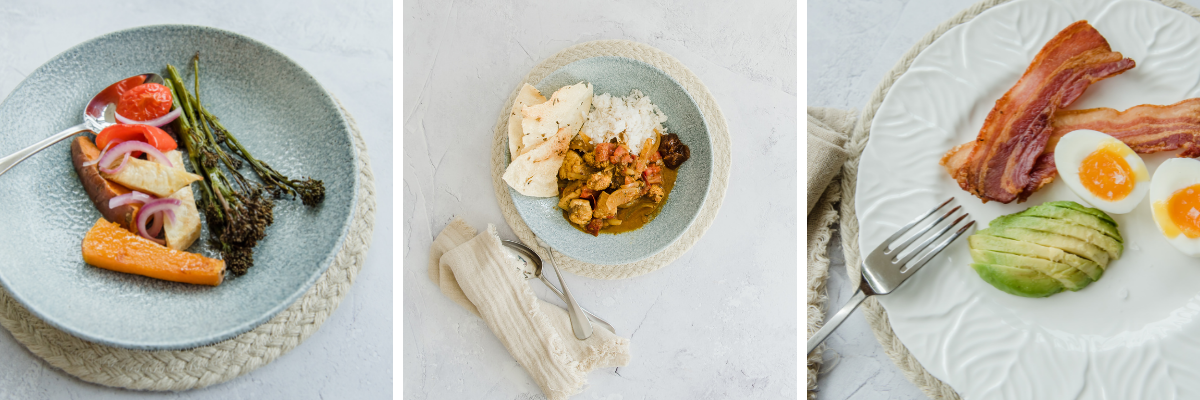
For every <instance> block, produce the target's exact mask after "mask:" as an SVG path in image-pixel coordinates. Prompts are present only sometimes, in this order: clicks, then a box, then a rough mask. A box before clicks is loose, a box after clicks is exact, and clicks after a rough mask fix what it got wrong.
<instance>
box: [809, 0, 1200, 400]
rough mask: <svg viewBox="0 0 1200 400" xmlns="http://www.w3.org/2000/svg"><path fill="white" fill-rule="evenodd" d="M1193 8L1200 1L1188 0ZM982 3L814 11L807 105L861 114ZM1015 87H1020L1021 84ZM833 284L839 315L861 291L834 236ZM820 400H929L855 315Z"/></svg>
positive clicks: (852, 2) (867, 2)
mask: <svg viewBox="0 0 1200 400" xmlns="http://www.w3.org/2000/svg"><path fill="white" fill-rule="evenodd" d="M1183 1H1184V2H1185V3H1188V4H1190V5H1192V6H1193V7H1196V6H1200V0H1183ZM974 3H975V2H973V1H966V0H907V1H904V0H883V1H878V0H875V1H872V0H846V1H812V2H810V3H809V4H808V28H807V32H808V68H807V72H806V73H807V78H808V80H807V82H808V106H810V107H836V108H843V109H855V110H861V109H862V108H863V107H864V106H866V105H867V101H869V100H870V95H871V92H872V91H874V90H875V87H876V86H877V85H878V84H879V82H880V81H881V80H883V77H884V74H886V73H887V72H888V71H890V70H891V69H892V68H893V67H894V66H895V63H896V62H897V61H899V60H900V57H901V56H902V55H904V53H905V52H907V51H908V49H909V48H911V47H912V46H913V45H915V44H916V43H917V41H919V40H920V39H921V38H922V37H924V36H925V34H927V33H928V32H930V31H932V30H933V29H934V28H936V27H937V26H938V25H940V24H941V23H942V22H944V21H946V20H947V19H950V18H952V17H954V16H955V15H957V14H958V13H959V12H961V11H962V10H963V9H966V8H967V7H970V6H971V5H972V4H974ZM1014 83H1015V82H1014ZM829 251H830V260H831V265H830V279H829V282H828V286H829V294H830V301H829V307H830V308H831V310H833V312H836V310H837V309H838V308H839V307H840V306H841V305H842V304H843V303H845V302H846V300H847V299H848V298H849V297H850V295H851V294H852V292H853V289H854V286H856V285H857V284H858V277H857V276H856V277H854V278H853V279H848V278H847V276H846V267H845V262H844V260H843V257H842V247H841V244H840V242H839V240H838V239H837V235H836V234H835V236H834V240H833V244H832V245H831V246H830V250H829ZM825 343H826V345H827V347H826V350H825V362H826V365H825V366H824V367H822V371H823V372H822V373H821V375H820V376H819V380H818V385H819V388H820V389H819V390H820V392H819V393H818V398H819V399H823V400H824V399H828V400H842V399H901V400H903V399H924V398H926V396H925V394H924V393H922V392H921V391H920V390H919V389H917V387H916V386H914V385H913V384H912V383H911V382H909V381H908V380H907V379H906V378H905V377H904V375H903V373H902V372H900V369H899V368H897V367H896V365H895V364H893V363H892V361H891V359H890V358H888V356H887V354H885V353H884V352H883V348H882V347H881V346H880V345H879V342H878V341H876V340H875V335H874V333H873V332H872V331H871V327H870V325H868V324H867V321H866V320H865V319H864V318H863V317H862V316H861V315H859V313H858V312H855V314H854V315H851V316H850V317H849V318H847V319H846V321H845V322H844V323H842V326H841V327H839V328H838V329H837V330H836V331H834V333H833V334H832V335H830V336H829V338H828V339H827V340H826V341H825Z"/></svg>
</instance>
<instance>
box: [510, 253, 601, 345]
mask: <svg viewBox="0 0 1200 400" xmlns="http://www.w3.org/2000/svg"><path fill="white" fill-rule="evenodd" d="M501 242H502V243H503V244H504V246H506V247H508V248H511V249H513V250H514V251H515V252H516V253H517V254H518V255H520V256H521V257H520V258H521V261H522V262H523V265H524V268H521V273H523V274H525V279H534V278H538V279H541V280H542V283H544V284H546V286H547V287H549V288H550V291H552V292H554V294H556V295H558V298H560V299H562V301H567V298H566V296H563V293H562V292H560V291H558V287H555V286H554V284H553V283H550V280H549V279H546V276H545V275H542V258H541V257H539V256H538V255H537V253H534V252H533V250H530V249H529V248H528V247H525V245H523V244H521V243H518V242H514V241H511V240H501ZM579 309H581V310H583V312H584V313H585V314H587V315H588V316H589V317H591V319H593V320H595V321H596V322H599V323H601V324H604V326H607V327H608V330H609V331H611V332H612V333H617V328H613V326H612V324H610V323H608V321H605V320H604V319H602V318H600V317H597V316H596V314H593V313H592V312H591V311H588V310H587V309H586V308H583V307H579Z"/></svg>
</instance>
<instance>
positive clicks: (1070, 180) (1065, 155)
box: [1054, 129, 1150, 214]
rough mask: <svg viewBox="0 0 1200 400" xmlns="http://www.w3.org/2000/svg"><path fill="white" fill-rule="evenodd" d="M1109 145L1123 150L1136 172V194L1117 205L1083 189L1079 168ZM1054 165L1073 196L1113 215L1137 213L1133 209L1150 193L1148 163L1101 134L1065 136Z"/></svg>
mask: <svg viewBox="0 0 1200 400" xmlns="http://www.w3.org/2000/svg"><path fill="white" fill-rule="evenodd" d="M1105 143H1113V144H1114V145H1119V146H1118V147H1120V148H1122V149H1123V150H1122V151H1121V152H1122V153H1124V158H1125V162H1126V163H1129V168H1130V169H1132V170H1133V171H1132V172H1133V174H1134V177H1133V179H1134V186H1133V191H1131V192H1130V193H1129V195H1128V196H1125V198H1122V199H1120V200H1117V201H1108V200H1104V199H1101V198H1099V197H1097V196H1096V195H1094V194H1092V192H1091V191H1089V190H1088V189H1087V188H1086V187H1084V186H1083V183H1082V182H1081V181H1080V178H1079V166H1080V165H1081V164H1082V163H1083V159H1084V158H1087V156H1088V155H1091V154H1092V153H1093V152H1095V151H1096V150H1097V149H1099V148H1100V146H1101V145H1102V144H1105ZM1054 164H1055V167H1056V168H1057V169H1058V176H1059V177H1061V178H1062V180H1063V181H1064V182H1066V183H1067V187H1069V188H1071V191H1072V192H1075V194H1076V195H1078V196H1079V197H1080V198H1081V199H1083V201H1084V202H1085V203H1087V204H1088V205H1090V206H1092V207H1095V208H1099V209H1100V210H1102V211H1104V212H1106V213H1109V214H1125V213H1128V212H1130V211H1133V208H1134V207H1137V205H1138V203H1141V202H1142V199H1144V198H1146V192H1148V191H1149V190H1150V184H1149V183H1150V182H1149V181H1150V173H1149V172H1147V171H1146V163H1145V162H1144V161H1142V158H1141V157H1139V156H1138V155H1137V153H1134V152H1133V150H1132V149H1130V148H1129V146H1127V145H1125V143H1123V142H1121V141H1120V140H1118V139H1116V138H1114V137H1112V136H1109V135H1106V134H1104V133H1101V132H1097V131H1093V130H1088V129H1080V130H1077V131H1072V132H1071V133H1068V134H1066V135H1064V136H1063V137H1062V138H1061V139H1059V140H1058V144H1057V145H1056V146H1055V147H1054ZM1139 174H1140V175H1139Z"/></svg>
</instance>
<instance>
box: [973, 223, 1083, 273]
mask: <svg viewBox="0 0 1200 400" xmlns="http://www.w3.org/2000/svg"><path fill="white" fill-rule="evenodd" d="M967 240H968V241H969V242H970V245H971V249H973V250H974V249H979V250H991V251H996V252H1001V253H1010V254H1016V255H1022V256H1026V257H1036V258H1044V259H1047V260H1050V261H1054V262H1059V263H1063V264H1067V265H1070V266H1072V267H1074V268H1075V269H1078V270H1080V271H1082V272H1083V273H1085V274H1087V276H1088V277H1089V278H1091V279H1092V281H1096V280H1098V279H1100V276H1101V275H1103V274H1104V269H1103V268H1100V264H1096V263H1095V262H1094V261H1091V260H1087V259H1084V258H1083V257H1079V256H1077V255H1074V254H1071V253H1068V252H1066V251H1063V250H1062V249H1060V248H1057V247H1046V246H1043V245H1040V244H1036V243H1030V242H1022V241H1019V240H1012V239H1006V238H1002V237H997V236H991V235H984V234H979V233H976V234H974V235H971V236H970V237H969V238H967Z"/></svg>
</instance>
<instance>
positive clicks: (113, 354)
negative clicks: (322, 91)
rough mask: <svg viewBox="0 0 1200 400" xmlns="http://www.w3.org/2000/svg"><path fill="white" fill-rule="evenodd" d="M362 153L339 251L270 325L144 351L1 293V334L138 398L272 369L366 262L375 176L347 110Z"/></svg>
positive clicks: (338, 300)
mask: <svg viewBox="0 0 1200 400" xmlns="http://www.w3.org/2000/svg"><path fill="white" fill-rule="evenodd" d="M338 106H339V107H340V108H341V110H342V115H345V116H346V119H347V120H348V121H349V123H350V130H351V132H352V135H351V137H352V139H353V143H354V147H355V151H357V152H358V160H359V163H358V165H357V166H356V167H357V168H358V198H357V203H356V204H355V205H354V217H353V220H352V221H351V223H350V229H349V232H348V233H347V236H346V239H345V240H344V241H343V242H342V247H341V248H340V249H338V252H337V256H336V257H335V258H334V260H333V264H332V265H330V266H329V269H328V270H326V271H325V273H324V274H322V275H321V278H320V279H318V280H317V282H316V283H315V284H314V285H313V287H311V288H309V289H308V291H307V292H305V293H304V296H303V297H301V298H300V299H299V300H296V302H295V303H292V305H291V306H290V307H288V308H287V309H286V310H284V311H282V312H280V313H279V314H277V315H276V316H275V317H274V318H271V320H270V321H267V322H266V323H264V324H262V325H259V326H258V327H256V328H254V329H253V330H251V331H249V332H246V333H243V334H241V335H238V336H236V337H234V338H233V339H229V340H226V341H224V342H220V343H216V344H212V345H208V346H204V347H199V348H195V349H190V350H176V351H140V350H129V349H122V348H116V347H109V346H105V345H101V344H96V343H92V342H88V341H85V340H83V339H79V338H77V337H74V336H71V335H70V334H68V333H66V332H63V331H61V330H58V329H57V328H54V327H52V326H50V325H49V324H47V323H46V322H45V321H42V320H41V319H38V318H37V317H35V316H34V315H32V314H30V313H29V311H28V310H26V309H25V308H24V307H22V306H21V304H20V303H18V302H17V301H16V300H14V299H13V298H12V297H11V296H9V295H8V293H7V292H5V291H4V289H3V288H0V326H4V328H5V329H8V331H9V332H12V335H13V337H14V338H16V339H17V341H18V342H20V343H21V344H23V345H25V347H26V348H28V349H29V351H30V352H32V353H33V354H36V355H37V356H38V357H41V358H42V359H44V360H46V362H47V363H49V364H50V365H52V366H54V367H55V368H58V369H61V370H63V371H65V372H66V373H68V374H71V375H74V376H76V377H78V378H79V379H82V380H85V381H88V382H92V383H96V384H100V385H104V386H113V387H120V388H125V389H137V390H188V389H196V388H202V387H205V386H209V385H213V384H217V383H221V382H225V381H227V380H230V379H233V378H235V377H237V376H239V375H242V374H245V373H247V372H250V371H253V370H255V369H257V368H259V367H262V366H264V365H267V364H268V363H270V362H271V361H274V360H275V359H276V358H279V356H281V355H283V354H284V353H287V352H288V351H289V350H291V349H293V348H295V347H296V346H297V345H299V344H300V342H303V341H304V339H307V338H308V337H309V336H311V335H312V334H313V333H314V332H316V331H317V328H319V327H320V326H321V324H322V323H324V322H325V319H326V318H329V315H330V314H332V313H333V310H335V309H337V307H338V304H340V303H341V301H342V298H344V297H345V296H346V293H347V292H348V291H349V290H350V285H352V284H353V283H354V278H355V277H356V276H358V272H359V270H361V269H362V265H363V262H364V261H365V260H366V256H367V248H368V247H370V246H371V233H372V231H374V227H375V176H374V174H373V173H372V172H371V162H370V159H369V158H368V155H367V148H366V145H365V144H364V143H363V139H362V134H361V133H360V132H359V131H358V125H357V123H355V121H354V118H353V117H351V116H350V113H349V112H347V111H346V109H345V108H344V107H341V104H340V103H339V104H338Z"/></svg>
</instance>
